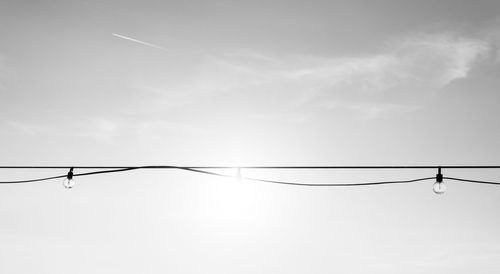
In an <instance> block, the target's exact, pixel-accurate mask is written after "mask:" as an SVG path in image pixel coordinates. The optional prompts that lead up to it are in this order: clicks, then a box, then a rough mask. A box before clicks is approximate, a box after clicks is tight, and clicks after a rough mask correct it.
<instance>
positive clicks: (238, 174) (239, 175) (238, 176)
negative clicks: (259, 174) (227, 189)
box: [236, 167, 243, 182]
mask: <svg viewBox="0 0 500 274" xmlns="http://www.w3.org/2000/svg"><path fill="white" fill-rule="evenodd" d="M242 177H243V176H242V175H241V168H240V167H238V168H237V169H236V180H238V182H241V180H242Z"/></svg>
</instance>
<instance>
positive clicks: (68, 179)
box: [0, 165, 500, 194]
mask: <svg viewBox="0 0 500 274" xmlns="http://www.w3.org/2000/svg"><path fill="white" fill-rule="evenodd" d="M68 168H69V169H70V171H69V172H68V174H66V175H58V176H51V177H43V178H36V179H29V180H18V181H1V182H0V184H20V183H33V182H41V181H48V180H53V179H59V178H65V181H64V186H65V187H67V188H72V187H73V185H74V181H73V177H79V176H90V175H98V174H105V173H117V172H125V171H132V170H138V169H178V170H184V171H189V172H195V173H201V174H207V175H212V176H219V177H230V178H239V179H244V180H248V181H255V182H263V183H271V184H280V185H290V186H304V187H355V186H370V185H389V184H409V183H416V182H421V181H427V180H432V179H436V182H435V183H434V186H433V189H434V192H435V193H437V194H442V193H444V192H445V190H446V186H445V185H444V182H443V179H447V180H453V181H460V182H467V183H476V184H490V185H500V183H499V182H491V181H481V180H471V179H462V178H455V177H444V176H443V175H442V174H441V170H442V169H500V166H495V165H474V166H472V165H455V166H452V165H448V166H432V165H420V166H396V165H370V166H368V165H367V166H170V165H149V166H0V169H68ZM74 169H94V170H95V169H97V170H98V171H91V172H84V173H76V174H74V173H73V170H74ZM210 169H238V176H233V175H227V174H222V173H218V172H213V171H208V170H210ZM242 169H267V170H271V169H275V170H278V169H287V170H290V169H312V170H318V169H346V170H348V169H349V170H352V169H437V170H438V174H436V176H435V177H424V178H417V179H411V180H399V181H378V182H362V183H325V184H317V183H302V182H290V181H276V180H267V179H260V178H250V177H243V176H241V173H240V171H241V170H242Z"/></svg>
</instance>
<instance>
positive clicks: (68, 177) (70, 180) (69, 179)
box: [63, 168, 75, 189]
mask: <svg viewBox="0 0 500 274" xmlns="http://www.w3.org/2000/svg"><path fill="white" fill-rule="evenodd" d="M63 186H64V187H65V188H67V189H70V188H73V187H74V186H75V180H73V168H70V170H69V172H68V174H67V175H66V179H64V181H63Z"/></svg>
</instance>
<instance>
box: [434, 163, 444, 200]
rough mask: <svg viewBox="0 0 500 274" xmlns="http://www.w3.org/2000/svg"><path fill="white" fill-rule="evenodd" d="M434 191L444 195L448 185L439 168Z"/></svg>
mask: <svg viewBox="0 0 500 274" xmlns="http://www.w3.org/2000/svg"><path fill="white" fill-rule="evenodd" d="M432 190H433V191H434V193H436V194H439V195H441V194H444V193H445V191H446V185H445V184H444V182H443V174H442V173H441V168H438V173H437V174H436V182H435V183H434V185H433V186H432Z"/></svg>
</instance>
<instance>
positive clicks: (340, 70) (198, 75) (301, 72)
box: [179, 32, 491, 116]
mask: <svg viewBox="0 0 500 274" xmlns="http://www.w3.org/2000/svg"><path fill="white" fill-rule="evenodd" d="M490 51H491V44H490V43H489V42H488V41H486V40H484V39H478V38H471V37H467V36H464V35H461V34H458V33H451V32H442V33H433V34H424V33H422V34H415V35H411V36H406V37H400V38H398V39H394V40H392V41H390V42H388V43H387V44H386V47H385V48H384V49H382V50H380V51H379V52H377V53H373V54H364V55H360V56H331V57H324V56H323V57H318V56H288V57H276V56H269V55H263V54H260V53H252V52H251V53H248V52H236V53H235V52H233V53H230V54H223V55H219V56H212V57H209V58H208V59H205V62H204V63H203V64H200V65H199V66H198V67H197V69H196V70H195V71H194V72H193V73H192V75H193V76H192V77H193V78H192V80H191V81H189V82H188V83H186V84H184V85H183V86H181V87H179V89H180V90H182V93H184V94H197V95H203V94H206V95H214V94H219V95H220V94H228V95H231V94H233V95H234V94H241V96H247V97H248V100H247V102H248V103H250V104H251V102H252V100H255V101H256V102H257V101H260V102H262V99H263V98H265V99H266V100H268V101H269V100H273V98H276V99H275V100H277V101H278V100H281V102H279V103H280V104H283V101H286V102H287V103H288V104H295V105H302V104H310V103H314V102H318V101H321V102H320V103H321V105H323V106H325V105H328V104H325V102H333V103H332V104H336V105H338V104H347V105H349V107H352V106H360V104H359V103H363V102H357V101H356V100H357V99H353V97H356V96H355V95H356V94H357V95H358V96H357V98H358V99H359V98H363V100H366V97H367V96H364V95H367V94H368V95H369V96H368V97H370V96H371V97H372V98H376V97H377V96H379V95H380V96H382V95H383V94H384V93H385V92H400V93H406V94H410V93H421V92H431V91H437V90H439V89H441V88H442V87H444V86H446V85H448V84H450V83H451V82H453V81H456V80H459V79H463V78H465V77H467V75H468V74H469V72H470V70H471V69H472V67H473V65H474V64H475V63H476V62H478V61H480V60H482V59H484V58H485V57H486V56H488V53H489V52H490ZM362 95H363V96H364V97H363V96H362ZM259 96H260V97H259ZM342 96H344V97H346V96H347V97H349V98H351V99H346V98H342ZM283 98H286V99H285V100H283ZM259 99H260V100H259ZM349 100H355V102H356V104H352V103H350V102H349ZM276 103H278V102H276ZM364 103H369V104H370V105H371V106H372V107H371V109H372V110H373V111H371V113H372V114H370V115H368V116H374V115H376V114H377V113H384V112H386V111H395V112H396V111H404V109H408V110H415V109H418V106H416V105H409V106H405V104H401V105H400V106H396V105H397V103H391V104H390V105H378V103H376V101H374V102H364ZM332 104H330V105H332ZM328 108H331V107H328Z"/></svg>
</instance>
